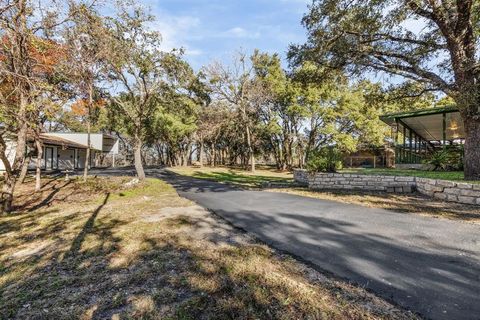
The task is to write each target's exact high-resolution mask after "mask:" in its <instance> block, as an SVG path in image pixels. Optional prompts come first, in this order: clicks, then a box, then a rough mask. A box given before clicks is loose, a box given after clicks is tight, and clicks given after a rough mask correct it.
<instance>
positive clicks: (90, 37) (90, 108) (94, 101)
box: [65, 3, 108, 181]
mask: <svg viewBox="0 0 480 320" xmlns="http://www.w3.org/2000/svg"><path fill="white" fill-rule="evenodd" d="M71 10H75V12H76V14H75V15H74V16H73V17H72V21H71V26H70V27H69V28H67V29H66V35H65V38H66V45H67V48H68V57H69V58H70V59H68V61H67V62H66V69H67V70H66V74H67V75H68V77H69V78H70V79H71V83H72V85H73V87H74V88H75V90H73V91H74V92H75V93H76V94H75V96H76V97H78V98H79V99H78V101H77V106H82V107H83V108H82V109H84V110H85V112H84V114H83V117H84V118H85V125H86V129H87V149H86V155H85V164H84V171H83V180H84V181H86V180H87V176H88V170H89V168H90V158H91V142H90V135H91V130H92V117H93V113H94V112H95V110H94V109H95V108H96V107H97V106H99V105H102V103H101V99H100V98H99V88H98V87H99V83H100V82H101V81H102V80H103V79H104V77H103V75H104V72H105V67H104V62H105V59H106V56H107V48H108V47H107V44H106V41H105V33H106V26H105V25H104V21H103V18H102V17H101V16H100V15H99V14H98V13H97V12H95V10H94V9H93V8H91V7H88V6H86V5H85V4H82V3H81V4H79V5H78V6H74V7H72V9H71Z"/></svg>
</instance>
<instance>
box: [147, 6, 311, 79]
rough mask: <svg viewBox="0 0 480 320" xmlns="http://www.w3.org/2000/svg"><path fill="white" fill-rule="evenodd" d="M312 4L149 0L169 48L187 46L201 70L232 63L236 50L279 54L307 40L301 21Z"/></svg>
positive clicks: (195, 66) (165, 45)
mask: <svg viewBox="0 0 480 320" xmlns="http://www.w3.org/2000/svg"><path fill="white" fill-rule="evenodd" d="M310 2H311V1H310V0H143V1H142V3H143V4H144V5H145V6H146V7H147V8H149V9H150V12H151V14H153V15H154V16H155V17H156V21H155V23H154V24H153V28H154V29H156V30H158V31H160V32H161V34H162V39H163V49H165V50H170V49H172V48H179V47H183V48H184V49H185V50H186V55H185V58H186V59H187V61H189V62H190V64H191V65H192V66H193V68H194V69H196V70H199V69H200V68H201V67H202V66H203V65H207V64H209V63H210V62H211V61H212V60H220V61H224V62H228V61H230V60H231V59H232V56H233V55H234V54H235V52H236V51H238V50H242V51H244V52H247V53H249V52H253V50H254V49H255V48H258V49H260V50H261V51H263V52H269V53H275V52H276V53H279V54H280V55H281V57H282V58H285V56H286V52H287V50H288V46H289V44H292V43H302V42H304V41H305V40H306V35H305V30H304V29H303V27H302V25H301V19H302V17H303V15H304V14H305V13H306V12H307V5H308V4H309V3H310Z"/></svg>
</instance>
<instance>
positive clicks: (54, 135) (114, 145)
mask: <svg viewBox="0 0 480 320" xmlns="http://www.w3.org/2000/svg"><path fill="white" fill-rule="evenodd" d="M40 139H41V141H42V143H43V160H42V169H44V170H67V169H70V170H73V169H83V168H84V167H85V157H86V151H87V134H86V133H58V132H51V133H43V134H41V136H40ZM28 145H29V146H28V148H29V149H32V148H34V146H33V141H29V143H28ZM90 148H91V152H90V160H89V162H90V167H96V166H98V164H97V163H96V160H98V159H99V157H100V156H108V157H111V159H112V161H111V164H112V166H115V156H116V155H117V154H118V153H119V141H118V139H117V138H115V137H113V136H111V135H108V134H103V133H92V134H91V135H90ZM7 157H8V159H9V160H10V161H11V162H13V158H14V157H15V144H14V142H13V141H10V142H8V141H7ZM33 158H35V157H33ZM35 167H36V162H35V159H32V161H30V163H29V169H34V168H35ZM4 170H5V167H4V165H3V163H2V162H1V161H0V171H4Z"/></svg>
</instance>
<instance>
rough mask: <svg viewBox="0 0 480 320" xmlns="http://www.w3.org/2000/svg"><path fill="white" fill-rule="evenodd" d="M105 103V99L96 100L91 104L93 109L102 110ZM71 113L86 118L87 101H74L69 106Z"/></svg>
mask: <svg viewBox="0 0 480 320" xmlns="http://www.w3.org/2000/svg"><path fill="white" fill-rule="evenodd" d="M106 104H107V102H106V101H105V99H98V100H95V101H94V102H93V106H92V107H93V108H103V107H105V105H106ZM71 110H72V113H73V114H75V115H77V116H86V115H87V114H88V100H87V99H80V100H77V101H75V102H74V103H73V104H72V106H71Z"/></svg>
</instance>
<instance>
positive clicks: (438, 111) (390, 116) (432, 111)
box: [380, 106, 459, 125]
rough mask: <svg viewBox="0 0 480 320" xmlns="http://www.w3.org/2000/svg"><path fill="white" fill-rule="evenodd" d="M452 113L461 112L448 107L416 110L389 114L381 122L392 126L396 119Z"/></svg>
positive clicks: (381, 117) (453, 107) (383, 116)
mask: <svg viewBox="0 0 480 320" xmlns="http://www.w3.org/2000/svg"><path fill="white" fill-rule="evenodd" d="M450 112H459V110H458V108H457V107H456V106H447V107H437V108H429V109H422V110H415V111H406V112H395V113H387V114H384V115H382V116H380V120H382V121H383V122H385V123H387V124H390V125H391V124H393V123H395V119H404V118H412V117H421V116H429V115H435V114H442V113H450Z"/></svg>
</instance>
